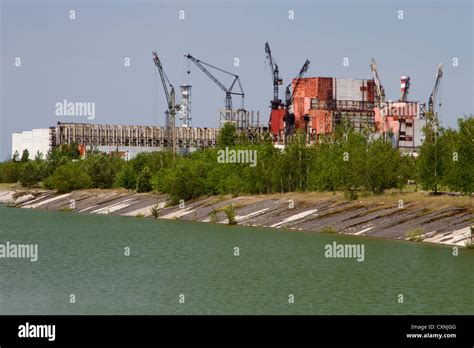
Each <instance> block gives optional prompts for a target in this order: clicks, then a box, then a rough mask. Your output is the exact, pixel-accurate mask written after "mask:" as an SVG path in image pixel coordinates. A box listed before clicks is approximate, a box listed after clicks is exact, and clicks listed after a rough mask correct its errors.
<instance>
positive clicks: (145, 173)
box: [136, 167, 152, 192]
mask: <svg viewBox="0 0 474 348" xmlns="http://www.w3.org/2000/svg"><path fill="white" fill-rule="evenodd" d="M136 190H137V192H150V191H151V190H152V185H151V171H150V168H148V167H145V168H143V170H142V171H141V172H140V174H139V175H138V177H137V188H136Z"/></svg>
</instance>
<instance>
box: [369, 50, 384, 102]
mask: <svg viewBox="0 0 474 348" xmlns="http://www.w3.org/2000/svg"><path fill="white" fill-rule="evenodd" d="M370 69H371V70H372V76H373V77H374V83H375V94H376V96H377V104H378V105H379V107H380V108H381V109H382V107H383V106H384V105H385V91H384V89H383V86H382V82H381V81H380V78H379V73H378V70H377V63H376V62H375V59H374V58H372V61H371V62H370Z"/></svg>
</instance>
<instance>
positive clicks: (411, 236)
mask: <svg viewBox="0 0 474 348" xmlns="http://www.w3.org/2000/svg"><path fill="white" fill-rule="evenodd" d="M405 237H407V238H408V240H410V241H414V242H421V241H422V240H423V229H422V228H421V227H417V228H415V229H413V230H410V231H408V232H407V233H405Z"/></svg>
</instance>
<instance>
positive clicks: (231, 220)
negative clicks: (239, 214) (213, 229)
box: [224, 204, 237, 225]
mask: <svg viewBox="0 0 474 348" xmlns="http://www.w3.org/2000/svg"><path fill="white" fill-rule="evenodd" d="M224 213H225V215H226V216H227V221H228V224H229V225H237V221H236V220H235V209H234V206H233V205H232V204H231V205H228V206H227V207H225V209H224Z"/></svg>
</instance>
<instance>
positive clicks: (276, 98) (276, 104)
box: [265, 42, 283, 109]
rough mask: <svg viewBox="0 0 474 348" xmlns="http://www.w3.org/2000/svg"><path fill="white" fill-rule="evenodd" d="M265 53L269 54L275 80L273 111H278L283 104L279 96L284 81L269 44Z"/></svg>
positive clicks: (266, 45)
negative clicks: (279, 89) (279, 87)
mask: <svg viewBox="0 0 474 348" xmlns="http://www.w3.org/2000/svg"><path fill="white" fill-rule="evenodd" d="M265 53H266V54H267V60H268V64H270V70H271V73H272V78H273V101H272V103H271V107H272V109H278V107H279V105H280V104H281V100H280V99H279V96H278V86H279V85H281V84H283V80H282V79H281V78H280V72H279V70H278V65H277V64H276V62H275V61H274V59H273V57H272V51H271V50H270V45H269V44H268V42H265Z"/></svg>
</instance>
